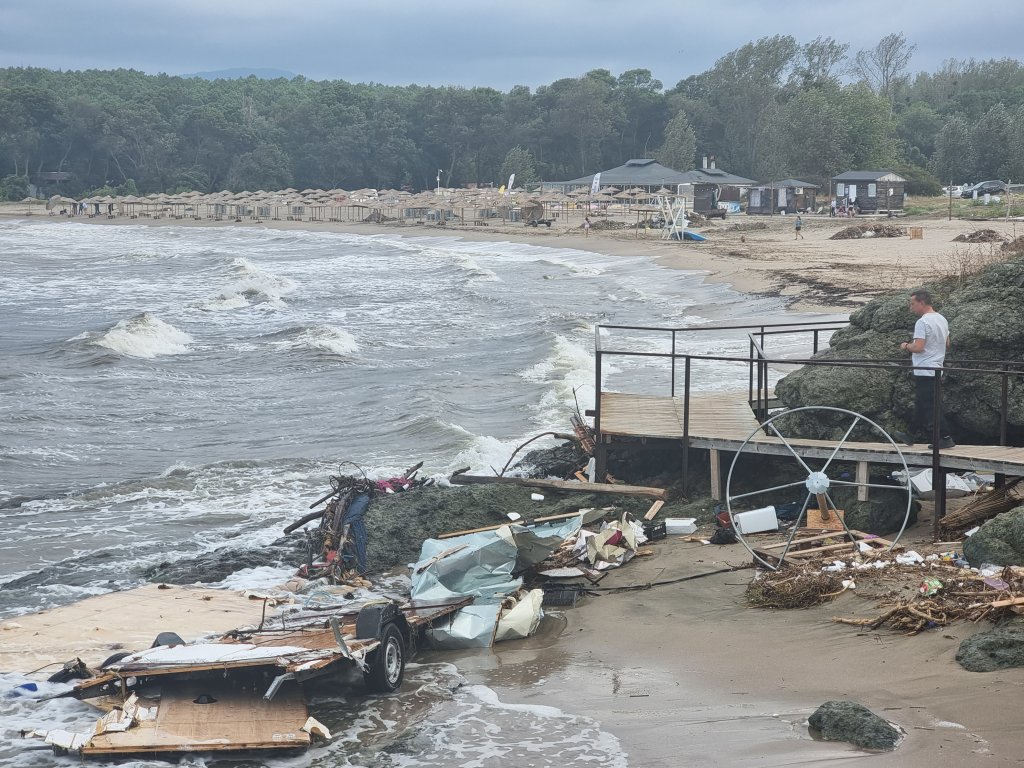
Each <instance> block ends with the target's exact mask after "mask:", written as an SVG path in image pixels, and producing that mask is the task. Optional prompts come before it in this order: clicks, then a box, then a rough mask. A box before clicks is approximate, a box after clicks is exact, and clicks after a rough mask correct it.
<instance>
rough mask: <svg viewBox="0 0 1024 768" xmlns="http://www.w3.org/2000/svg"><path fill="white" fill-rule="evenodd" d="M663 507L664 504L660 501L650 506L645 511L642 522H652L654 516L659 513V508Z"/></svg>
mask: <svg viewBox="0 0 1024 768" xmlns="http://www.w3.org/2000/svg"><path fill="white" fill-rule="evenodd" d="M664 506H665V502H664V501H661V500H658V501H656V502H654V503H653V504H651V508H650V509H648V510H647V512H646V514H644V520H653V519H654V516H655V515H657V514H658V513H659V512H660V511H661V508H662V507H664Z"/></svg>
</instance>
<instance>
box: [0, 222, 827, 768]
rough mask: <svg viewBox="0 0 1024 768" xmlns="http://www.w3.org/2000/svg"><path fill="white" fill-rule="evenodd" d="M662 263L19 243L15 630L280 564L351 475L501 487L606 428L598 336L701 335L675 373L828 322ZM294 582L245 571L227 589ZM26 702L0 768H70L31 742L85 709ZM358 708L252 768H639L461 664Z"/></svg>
mask: <svg viewBox="0 0 1024 768" xmlns="http://www.w3.org/2000/svg"><path fill="white" fill-rule="evenodd" d="M594 245H595V247H598V248H599V247H600V246H599V241H598V242H595V243H594ZM680 247H681V248H685V247H696V246H690V245H688V244H687V245H681V246H680ZM651 250H652V253H651V254H650V255H639V256H621V255H617V256H609V255H603V254H601V253H598V252H593V251H586V250H576V249H567V248H551V247H545V246H543V245H534V244H523V243H514V242H494V241H490V242H474V241H468V240H462V239H460V238H458V237H455V236H449V235H439V236H415V237H403V236H398V235H390V234H387V235H361V234H345V233H325V232H310V231H301V230H268V229H259V230H257V229H247V228H244V227H223V228H204V227H185V226H179V227H176V226H173V225H167V226H135V225H119V226H96V225H91V224H87V223H63V222H62V223H59V224H57V223H51V222H39V221H32V220H8V221H6V222H3V223H0V329H2V330H0V363H2V364H0V517H2V522H3V530H4V536H3V537H2V540H0V623H2V622H4V621H16V619H17V616H19V615H21V614H24V613H27V612H31V611H37V610H40V609H44V608H49V607H54V606H59V605H63V604H66V603H69V602H72V601H75V600H79V599H82V598H85V597H88V596H90V595H97V594H103V593H106V592H109V591H112V590H117V589H124V588H128V587H131V586H135V585H138V584H140V583H142V582H143V581H144V576H143V573H144V571H145V569H146V568H147V567H150V566H153V565H156V564H158V563H161V562H167V561H173V560H175V559H185V558H193V557H196V556H197V555H200V554H204V553H206V554H209V553H216V552H217V551H218V550H219V549H222V548H225V547H229V546H230V547H237V546H238V545H239V542H247V543H250V544H251V545H252V547H253V548H258V547H260V546H265V545H267V544H269V543H271V542H273V541H275V540H277V539H279V538H280V537H281V535H282V533H281V530H282V528H283V527H284V526H285V525H286V524H288V523H289V522H291V521H293V520H295V519H296V518H298V517H300V516H301V515H302V514H303V513H304V512H305V511H306V510H307V507H308V505H309V503H310V502H312V501H314V500H315V499H317V498H318V497H320V496H321V495H322V494H323V493H325V492H326V491H327V490H328V489H329V486H328V477H329V475H331V474H336V473H338V472H339V470H340V471H341V472H342V473H343V474H352V473H353V472H354V471H355V469H354V468H356V467H358V471H361V472H365V473H366V474H367V475H368V476H371V477H388V476H392V475H394V474H397V473H400V472H402V471H403V470H405V469H406V468H408V467H409V466H411V465H413V464H415V463H417V462H420V461H422V462H424V467H423V469H422V470H421V472H422V473H424V474H425V475H429V476H432V477H435V478H436V479H437V480H438V481H439V482H442V483H443V482H444V478H445V477H446V476H447V475H448V473H450V472H451V471H452V470H454V469H456V468H461V467H471V468H473V469H474V470H478V471H486V472H489V471H491V468H494V467H498V468H500V467H501V466H503V465H504V464H505V462H506V461H507V460H508V458H509V456H510V455H511V453H512V451H513V450H514V449H515V448H516V446H518V445H519V444H520V443H522V442H523V441H524V440H526V439H528V438H530V437H532V436H534V435H537V434H539V433H542V432H546V431H552V430H553V431H559V432H565V431H569V418H570V415H571V414H572V413H573V412H575V411H580V412H583V411H585V410H586V409H588V408H592V407H593V404H594V393H595V365H594V357H595V356H594V348H595V341H596V339H597V332H596V330H595V328H596V326H598V325H600V324H604V325H623V326H644V327H672V328H683V327H687V328H702V329H704V330H702V331H700V332H694V333H681V334H678V337H677V340H676V349H677V350H679V351H686V352H691V353H694V354H705V355H718V356H745V355H746V354H747V353H748V349H749V343H748V341H747V339H746V337H745V336H744V335H743V334H741V333H737V332H733V331H725V330H720V331H719V330H714V327H715V326H720V325H727V324H736V323H741V322H743V323H745V322H756V323H770V322H783V321H785V322H794V321H798V320H800V321H802V320H818V319H831V316H824V315H806V314H802V315H797V314H794V313H792V312H788V311H787V309H786V306H785V304H784V303H783V300H781V299H779V298H775V297H752V296H749V295H742V294H739V293H737V292H735V291H733V290H731V289H730V288H728V287H727V286H723V285H719V284H714V283H709V282H706V281H705V279H704V278H705V275H703V274H702V273H700V272H697V271H687V270H678V269H670V268H666V267H664V266H660V265H659V264H657V263H656V261H655V258H654V256H655V255H660V254H662V253H664V252H665V251H664V250H663V249H660V248H655V249H651ZM600 338H601V343H602V348H604V349H610V350H615V349H621V350H632V351H645V352H658V351H661V352H665V351H669V350H670V349H671V348H672V347H671V344H672V341H671V335H670V334H668V333H665V332H648V331H633V330H623V331H615V330H611V331H603V332H602V333H601V336H600ZM773 344H774V347H773V349H774V352H775V354H777V355H779V356H784V355H787V354H789V355H798V354H806V353H807V351H808V350H807V345H806V338H804V339H803V340H797V339H794V340H792V341H787V340H785V339H782V340H779V341H777V342H773ZM676 375H677V377H678V380H679V381H681V376H682V373H681V370H679V371H677V374H676ZM601 376H602V386H603V387H607V388H610V389H621V390H629V391H649V392H651V393H661V394H667V393H668V392H669V388H670V386H671V376H672V374H671V366H670V365H669V364H668V362H667V360H666V358H663V357H651V356H612V357H607V358H605V362H604V364H603V365H602V368H601ZM692 380H693V387H694V389H695V390H698V391H701V390H723V389H737V390H738V389H744V388H745V387H746V385H747V370H746V367H745V366H743V365H742V364H738V363H728V362H705V363H699V364H695V365H694V368H693V372H692ZM538 444H543V443H542V442H541V443H538ZM371 535H372V531H371ZM290 573H291V572H290V570H287V569H283V568H270V567H255V568H248V569H245V570H243V571H239V572H236V573H234V574H231V575H230V576H229V577H228V578H227V579H225V580H224V581H223V582H221V583H220V584H219V585H218V586H221V587H223V588H238V587H261V586H268V585H271V584H274V583H279V582H281V581H283V580H284V579H286V578H287V577H288V576H289V575H290ZM0 642H2V637H0ZM19 682H20V680H19V679H18V678H17V676H12V675H10V674H5V675H2V676H0V728H2V730H3V733H4V739H3V740H2V741H0V764H2V765H4V766H18V767H19V768H20V767H21V766H43V765H53V764H55V763H56V764H59V765H68V766H70V765H72V764H76V763H77V760H76V759H75V758H73V757H54V756H53V755H52V754H50V753H49V752H40V751H35V750H31V749H28V747H27V745H26V744H25V743H24V742H19V740H18V739H17V738H16V736H17V734H18V731H19V730H21V729H23V728H26V727H43V728H45V727H54V726H55V725H57V726H60V727H64V728H78V729H83V728H86V727H88V724H89V723H91V722H92V719H93V717H94V711H93V710H92V708H91V707H89V706H88V705H86V704H83V703H80V702H75V701H69V700H64V699H61V700H57V701H43V700H41V698H40V697H39V696H10V695H5V693H4V691H5V690H6V691H10V690H13V689H14V688H15V686H16V685H18V683H19ZM40 695H41V694H40ZM349 696H350V697H351V698H348V699H346V698H341V699H337V700H334V701H331V702H327V703H326V704H324V705H323V709H324V710H325V711H327V712H329V717H328V720H330V726H331V728H332V730H333V731H334V732H335V733H336V734H339V735H338V736H337V737H336V738H335V740H333V741H332V742H331V743H330V744H327V745H325V746H319V747H316V748H315V749H313V750H312V751H311V752H310V753H309V754H307V755H304V756H302V757H301V758H273V759H269V760H268V759H266V758H258V759H255V761H249V762H246V763H245V764H246V765H262V764H267V765H273V766H290V765H296V766H298V765H323V766H350V765H351V766H367V768H383V767H384V766H403V767H405V766H427V765H429V766H466V767H471V766H497V765H506V766H507V765H516V766H519V765H523V766H526V765H531V766H556V765H557V766H575V765H603V766H620V765H621V766H625V765H628V755H627V753H626V751H625V750H624V748H623V747H622V745H621V744H620V743H619V741H618V739H617V738H616V737H615V736H614V735H612V734H611V733H610V732H609V731H608V730H607V729H605V728H604V727H603V726H602V724H600V723H597V722H594V721H592V720H589V719H588V718H586V717H583V716H581V715H576V714H574V713H572V712H567V711H562V710H559V709H556V708H553V707H545V706H534V705H513V704H508V703H504V702H502V701H501V700H500V698H499V697H498V695H497V694H496V693H495V691H494V690H492V689H490V688H487V687H486V686H484V685H480V684H476V683H474V682H473V681H468V680H466V679H465V678H463V677H462V676H461V675H460V672H459V670H458V662H457V659H455V660H453V661H451V662H449V661H443V660H442V661H434V662H431V663H427V664H423V663H418V664H415V665H414V666H412V667H411V668H410V670H409V675H408V678H407V681H406V684H405V687H404V688H403V691H402V693H401V694H400V695H399V696H397V697H385V698H377V699H367V698H366V697H365V696H363V697H361V696H359V695H358V694H355V693H352V694H349ZM221 763H224V760H223V758H220V759H214V758H203V757H190V758H186V759H184V760H183V762H182V763H181V764H183V765H204V766H205V765H211V766H212V765H219V764H221ZM99 764H102V763H99ZM118 764H119V765H126V764H127V765H150V764H152V765H165V763H161V762H151V761H145V760H144V761H135V762H129V763H125V762H123V761H122V762H119V763H118ZM225 764H226V763H225Z"/></svg>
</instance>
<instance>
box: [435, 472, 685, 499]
mask: <svg viewBox="0 0 1024 768" xmlns="http://www.w3.org/2000/svg"><path fill="white" fill-rule="evenodd" d="M448 481H449V482H451V483H452V484H453V485H521V486H524V487H526V488H547V489H549V490H555V491H582V492H583V493H614V494H617V495H619V496H647V497H648V498H652V499H660V500H661V501H666V500H667V497H668V491H666V490H665V489H664V488H650V487H648V486H644V485H619V484H612V483H578V482H575V481H573V480H534V479H532V478H529V477H491V476H488V475H464V474H459V473H456V474H454V475H452V476H451V477H449V478H448Z"/></svg>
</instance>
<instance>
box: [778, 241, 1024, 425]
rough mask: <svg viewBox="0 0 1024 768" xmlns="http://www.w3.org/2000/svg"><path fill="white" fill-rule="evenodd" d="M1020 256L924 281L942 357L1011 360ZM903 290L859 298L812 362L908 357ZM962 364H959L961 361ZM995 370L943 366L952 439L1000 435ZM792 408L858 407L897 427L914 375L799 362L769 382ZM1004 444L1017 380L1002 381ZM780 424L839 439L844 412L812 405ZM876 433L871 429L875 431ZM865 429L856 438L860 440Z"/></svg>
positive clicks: (1019, 387)
mask: <svg viewBox="0 0 1024 768" xmlns="http://www.w3.org/2000/svg"><path fill="white" fill-rule="evenodd" d="M1022 286H1024V258H1021V257H1019V256H1017V257H1014V258H1012V259H1010V260H1008V261H1005V262H1002V263H999V264H994V265H991V266H989V267H987V268H985V269H984V270H982V271H980V272H978V273H977V274H974V275H971V276H969V277H963V278H957V279H955V280H953V279H950V280H947V281H944V282H941V283H935V284H931V285H928V286H927V288H928V290H930V291H931V293H932V295H933V297H934V298H935V307H936V309H938V310H939V311H940V312H942V313H943V314H944V315H945V316H946V319H947V320H948V321H949V326H950V337H951V340H952V349H951V351H950V354H949V356H948V357H947V364H948V365H951V366H957V365H958V361H968V360H1020V359H1021V357H1022V356H1024V290H1022ZM908 299H909V292H900V293H895V294H891V295H888V296H885V297H882V298H879V299H875V300H874V301H872V302H870V303H868V304H866V305H865V306H863V307H862V308H861V309H859V310H857V311H856V312H854V313H853V314H852V315H851V316H850V324H849V326H848V327H846V328H843V329H842V330H839V331H836V332H835V333H834V334H833V335H832V339H831V341H830V345H829V348H828V349H825V350H823V351H822V352H820V353H819V354H818V355H816V356H815V359H818V360H823V361H824V360H837V361H838V360H871V361H876V360H877V361H879V362H887V363H894V364H895V363H908V362H909V360H908V356H907V355H906V354H905V353H901V352H900V351H899V343H900V342H901V341H907V340H909V339H910V337H911V335H912V333H913V329H914V322H915V320H916V318H915V317H914V315H913V314H912V313H911V312H910V309H909V307H908ZM964 367H966V366H964ZM1001 387H1002V385H1001V381H1000V377H998V376H992V375H968V374H966V373H962V372H961V373H957V372H952V373H949V374H947V376H945V377H944V378H943V401H944V403H945V406H946V413H947V416H948V418H949V420H950V424H951V426H952V429H953V434H954V436H955V437H956V439H957V441H958V442H963V443H972V442H973V443H980V444H992V443H997V442H998V440H999V408H1000V397H1001ZM775 392H776V394H777V395H778V397H779V398H780V399H781V400H782V401H783V402H784V403H785V404H786V405H787V406H788V407H791V408H795V407H798V406H805V405H826V406H838V407H842V408H847V409H849V410H852V411H856V412H858V413H861V414H863V415H865V416H867V417H868V418H870V419H872V420H873V421H875V422H877V423H879V424H880V425H882V426H883V427H885V428H886V429H888V430H892V429H901V430H905V429H906V428H907V426H908V424H909V422H910V420H911V418H912V415H913V408H914V394H913V379H912V375H911V372H910V371H909V370H908V369H905V368H901V367H898V366H896V365H894V366H893V368H891V369H889V368H879V369H863V368H851V367H829V366H804V367H803V368H801V369H799V370H797V371H795V372H794V373H791V374H789V375H788V376H786V377H784V378H783V379H782V380H781V381H779V382H778V384H777V385H776V387H775ZM1009 404H1010V408H1009V419H1008V421H1009V428H1008V435H1009V438H1010V442H1011V444H1024V381H1020V380H1013V379H1011V381H1010V384H1009ZM787 425H789V427H790V428H791V429H792V430H793V431H794V433H795V434H801V435H804V436H807V437H818V438H825V439H832V438H837V437H841V436H842V434H843V433H844V432H845V429H846V427H847V426H849V417H842V416H838V415H837V416H835V417H833V418H823V417H822V414H821V413H820V412H811V413H809V414H796V415H794V416H793V417H792V418H791V419H790V420H789V421H787ZM874 434H875V438H874V439H877V432H875V433H874ZM867 436H868V429H867V428H866V427H865V428H864V429H862V430H860V432H859V433H858V434H857V435H856V437H860V438H865V437H867Z"/></svg>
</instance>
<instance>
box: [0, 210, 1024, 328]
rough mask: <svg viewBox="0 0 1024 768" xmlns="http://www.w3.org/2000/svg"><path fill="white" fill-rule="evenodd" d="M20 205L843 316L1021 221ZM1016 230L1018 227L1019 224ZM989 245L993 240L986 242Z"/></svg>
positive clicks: (948, 269)
mask: <svg viewBox="0 0 1024 768" xmlns="http://www.w3.org/2000/svg"><path fill="white" fill-rule="evenodd" d="M25 212H26V208H25V206H23V205H20V204H17V203H6V204H0V221H2V220H4V219H13V218H27V219H29V220H40V221H48V222H55V223H66V222H76V223H82V224H90V225H98V226H119V225H126V224H127V225H134V226H181V227H194V226H199V227H243V228H246V229H259V228H262V229H269V230H295V229H301V230H308V231H313V232H345V233H350V234H364V235H377V234H392V235H400V236H407V237H423V236H439V235H443V236H445V237H459V238H463V239H465V240H472V241H484V242H501V241H509V240H512V241H515V242H523V243H531V244H534V245H543V246H550V247H552V248H575V249H580V250H590V251H597V252H600V253H604V254H608V255H613V256H614V255H623V256H646V257H649V258H653V259H656V260H657V262H658V263H659V264H662V265H664V266H667V267H670V268H674V269H687V270H695V271H698V272H701V273H704V274H705V275H706V279H707V280H708V281H711V282H715V283H723V284H726V285H729V286H731V287H733V288H734V289H735V290H737V291H740V292H741V293H749V294H756V295H765V296H782V297H785V298H786V299H787V300H788V301H789V307H790V308H791V309H793V310H795V311H803V312H829V313H845V312H849V311H851V310H852V309H854V308H856V307H858V306H860V305H861V304H864V303H865V302H867V301H869V300H870V299H871V298H873V297H874V296H876V295H878V294H880V293H884V292H887V291H891V290H894V289H896V290H899V289H905V288H911V287H913V286H916V285H920V284H921V283H924V282H927V281H929V280H932V279H935V278H937V277H940V276H943V275H949V274H956V273H958V272H959V271H960V270H961V269H962V268H963V266H964V264H965V263H977V262H978V261H979V260H985V259H989V258H991V257H992V256H991V254H992V252H993V246H992V245H991V244H989V243H982V244H976V245H967V244H965V243H956V242H954V241H953V238H955V237H956V236H958V235H961V234H970V233H972V232H974V231H976V230H979V229H994V230H995V231H996V232H999V233H1000V234H1002V235H1004V236H1005V237H1008V238H1015V237H1017V236H1018V235H1019V234H1024V222H1016V221H1013V220H1010V221H1006V220H1003V219H998V220H988V221H966V220H962V219H953V220H951V221H950V220H947V218H946V217H945V216H932V217H908V218H901V219H895V220H890V219H883V218H876V219H872V218H856V219H845V218H834V219H833V218H829V217H828V216H816V215H814V216H812V215H809V216H804V217H803V229H802V234H803V235H804V239H802V240H797V239H795V233H794V226H793V223H794V217H792V216H774V217H766V216H747V215H745V214H735V215H732V216H730V217H728V218H727V219H725V220H714V221H713V222H709V223H708V224H707V225H698V224H694V226H693V227H692V229H694V231H696V232H699V233H701V234H703V235H704V236H705V237H706V238H707V240H706V241H705V242H703V243H695V242H690V241H684V242H679V241H671V240H666V239H663V238H662V230H656V229H651V230H644V229H641V230H639V231H637V230H636V229H635V228H629V229H606V228H604V220H603V219H602V218H600V217H594V227H593V229H591V231H590V235H589V236H584V232H583V229H582V214H581V213H579V212H574V213H572V214H571V215H570V216H569V217H568V218H566V217H565V216H564V215H562V216H560V217H558V218H556V219H555V221H554V223H553V224H552V226H551V227H550V228H546V227H536V228H534V227H527V226H525V225H523V224H519V223H510V222H505V223H502V221H501V220H500V219H492V220H490V222H489V223H488V224H487V225H486V226H482V225H476V226H474V225H471V224H465V225H463V224H458V223H449V224H447V225H445V226H438V225H437V224H429V223H424V224H407V223H403V222H398V221H394V222H384V223H372V222H364V221H352V222H326V221H267V220H264V221H253V220H248V219H243V220H242V221H240V222H236V221H235V220H233V219H227V220H224V221H213V220H208V219H202V220H198V221H197V220H194V219H190V218H182V219H175V218H167V217H165V218H161V219H153V218H147V217H139V218H136V219H130V218H127V217H123V216H122V217H117V218H115V219H107V218H105V217H96V218H89V217H87V216H76V217H71V218H68V217H63V216H47V215H46V214H42V215H40V214H39V213H38V212H36V213H34V214H33V215H31V216H26V213H25ZM610 220H611V221H615V222H619V223H621V224H627V225H629V224H633V223H634V222H635V220H636V215H635V214H632V215H631V214H628V213H623V214H621V215H619V216H617V217H612V218H611V219H610ZM866 222H869V223H882V224H893V225H895V226H899V227H920V228H921V230H922V237H921V238H920V239H910V238H909V237H907V236H902V237H872V238H861V239H851V240H831V239H830V238H831V237H832V235H834V234H835V233H836V232H838V231H839V230H841V229H843V228H845V227H849V226H851V225H855V224H862V223H866ZM1018 225H1020V226H1018ZM995 248H998V244H997V245H996V246H995Z"/></svg>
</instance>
